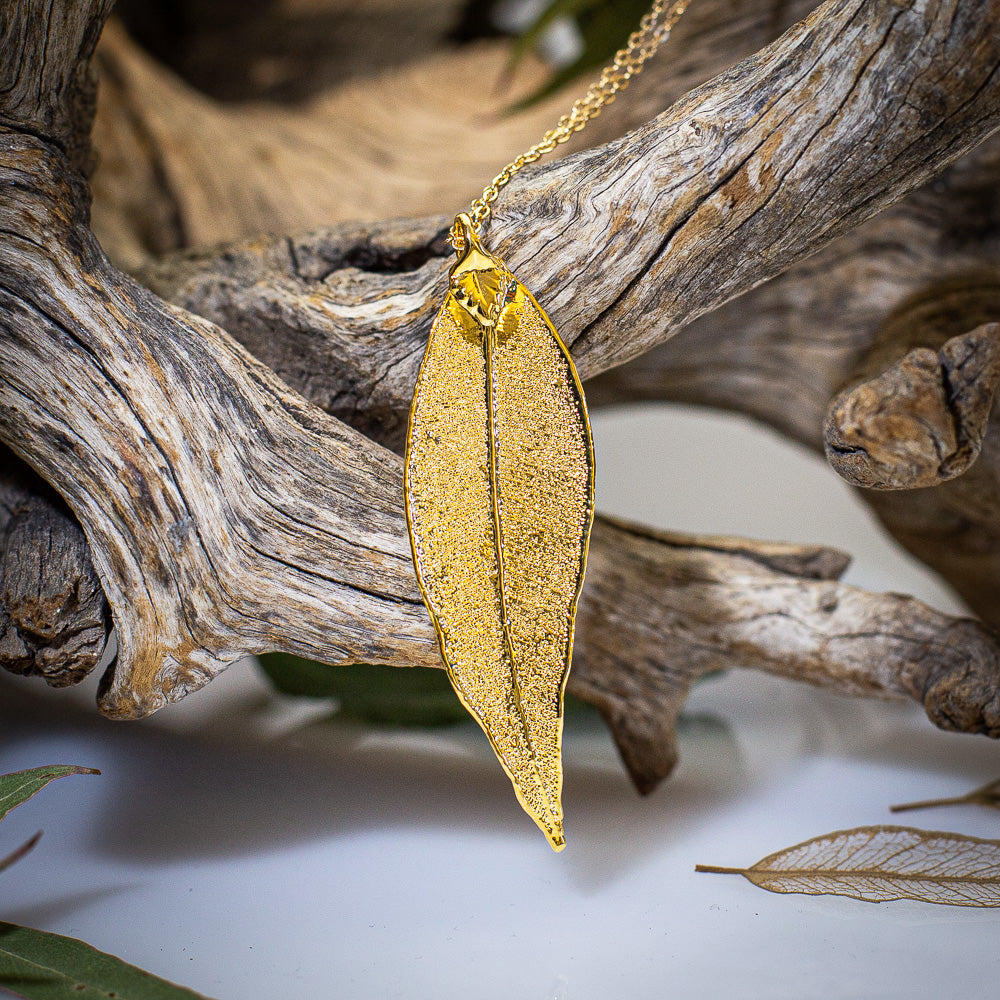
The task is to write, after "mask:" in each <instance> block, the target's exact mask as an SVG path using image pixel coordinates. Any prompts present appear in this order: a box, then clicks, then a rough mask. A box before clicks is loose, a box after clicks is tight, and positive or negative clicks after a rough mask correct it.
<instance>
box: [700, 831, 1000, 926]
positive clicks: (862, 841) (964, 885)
mask: <svg viewBox="0 0 1000 1000" xmlns="http://www.w3.org/2000/svg"><path fill="white" fill-rule="evenodd" d="M695 871H699V872H715V873H719V874H726V875H742V876H744V878H747V879H749V880H750V881H751V882H753V884H754V885H758V886H760V887H761V888H762V889H767V890H768V892H799V893H806V894H808V895H812V896H818V895H826V894H830V895H836V896H850V897H851V898H853V899H860V900H864V901H865V902H869V903H882V902H886V901H888V900H892V899H918V900H921V901H923V902H926V903H941V904H945V905H949V906H1000V841H997V840H981V839H979V838H978V837H966V836H963V835H962V834H959V833H937V832H932V831H928V830H914V829H912V828H910V827H905V826H862V827H857V828H856V829H854V830H840V831H838V832H836V833H828V834H825V835H824V836H822V837H814V838H813V839H812V840H807V841H805V842H804V843H802V844H797V845H796V846H795V847H789V848H786V849H785V850H783V851H778V852H777V853H775V854H770V855H768V856H767V857H766V858H763V859H762V860H761V861H758V862H757V863H756V864H755V865H751V866H750V867H749V868H720V867H717V866H714V865H697V866H696V867H695Z"/></svg>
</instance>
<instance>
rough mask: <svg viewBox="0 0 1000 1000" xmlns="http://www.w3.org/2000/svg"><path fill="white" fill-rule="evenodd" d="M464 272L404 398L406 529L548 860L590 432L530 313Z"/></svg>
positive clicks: (465, 678)
mask: <svg viewBox="0 0 1000 1000" xmlns="http://www.w3.org/2000/svg"><path fill="white" fill-rule="evenodd" d="M463 260H464V261H465V265H464V267H465V269H464V270H463V268H462V267H461V266H460V265H462V264H463V261H460V262H459V264H456V267H455V269H453V272H452V282H451V291H449V293H448V295H447V297H446V300H445V303H444V305H443V306H442V308H441V311H440V312H439V313H438V316H437V318H436V319H435V321H434V325H433V327H432V329H431V334H430V340H429V342H428V346H427V353H426V354H425V356H424V360H423V364H422V365H421V369H420V375H419V378H418V381H417V386H416V390H415V393H414V400H413V407H412V409H411V414H410V430H409V438H408V442H407V457H406V511H407V521H408V524H409V528H410V538H411V542H412V544H413V554H414V563H415V566H416V570H417V576H418V578H419V580H420V585H421V589H422V591H423V594H424V599H425V601H426V603H427V607H428V610H429V611H430V614H431V618H432V620H433V622H434V625H435V628H436V629H437V632H438V637H439V640H440V643H441V651H442V655H443V658H444V660H445V663H446V665H447V668H448V674H449V677H450V678H451V681H452V684H453V685H454V687H455V690H456V691H457V693H458V695H459V697H460V698H461V700H462V702H463V703H464V704H465V706H466V708H467V709H468V710H469V712H470V713H471V714H472V715H473V717H474V718H475V719H476V720H477V722H478V723H479V724H480V726H482V728H483V730H484V731H485V733H486V735H487V736H488V737H489V740H490V743H491V744H492V746H493V749H494V750H495V752H496V754H497V757H498V758H499V760H500V762H501V764H502V765H503V767H504V769H505V770H506V771H507V773H508V775H509V776H510V778H511V781H512V782H513V784H514V788H515V791H516V792H517V795H518V798H519V799H520V801H521V803H522V805H523V806H524V808H525V809H526V810H527V811H528V813H529V814H531V815H532V817H533V818H534V819H535V821H536V822H537V823H538V825H539V826H540V827H541V829H542V830H543V831H544V832H545V834H546V836H547V837H548V838H549V841H550V843H551V844H552V846H553V847H554V848H556V849H557V850H558V849H559V848H561V847H562V846H563V844H564V839H563V832H562V815H563V814H562V805H561V791H562V763H561V739H562V714H563V713H562V701H563V690H564V687H565V684H566V677H567V674H568V671H569V666H570V658H571V653H572V643H573V622H574V617H575V614H576V604H577V599H578V597H579V593H580V588H581V586H582V583H583V573H584V568H585V563H586V551H587V541H588V537H589V533H590V526H591V522H592V519H593V486H594V470H593V450H592V445H591V437H590V427H589V424H588V421H587V415H586V407H585V403H584V399H583V392H582V390H581V388H580V384H579V380H578V379H577V375H576V371H575V369H574V367H573V363H572V361H571V360H570V357H569V354H568V353H567V351H566V349H565V347H564V346H563V344H562V342H561V341H560V340H559V338H558V336H557V334H556V332H555V330H554V329H553V328H552V326H551V324H550V323H549V321H548V319H547V318H546V316H545V314H544V313H543V312H542V310H541V308H540V307H539V306H538V303H537V302H535V300H534V299H533V298H532V296H531V295H530V294H529V292H528V291H527V289H525V288H524V286H523V285H521V284H520V283H518V282H517V281H516V280H515V279H514V278H513V276H512V275H511V274H510V272H509V271H507V270H506V268H505V267H504V266H503V265H502V264H501V263H500V262H499V261H497V260H496V259H495V258H492V257H491V256H490V255H488V254H486V253H485V252H484V251H482V249H481V247H480V246H479V245H478V243H476V244H475V245H474V246H472V247H470V248H469V250H468V251H467V252H466V255H465V257H464V258H463ZM470 260H471V265H470V263H469V261H470ZM490 323H492V324H493V325H487V324H490Z"/></svg>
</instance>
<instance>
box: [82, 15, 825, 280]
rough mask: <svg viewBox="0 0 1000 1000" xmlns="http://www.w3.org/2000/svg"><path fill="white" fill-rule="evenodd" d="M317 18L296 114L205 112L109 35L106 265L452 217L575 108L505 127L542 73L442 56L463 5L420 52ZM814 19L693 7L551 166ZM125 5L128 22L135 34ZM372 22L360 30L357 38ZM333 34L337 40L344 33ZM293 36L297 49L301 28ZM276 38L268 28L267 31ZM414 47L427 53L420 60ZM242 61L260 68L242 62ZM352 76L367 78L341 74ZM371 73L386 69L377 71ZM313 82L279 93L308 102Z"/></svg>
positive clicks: (396, 39) (98, 207)
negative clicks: (345, 224)
mask: <svg viewBox="0 0 1000 1000" xmlns="http://www.w3.org/2000/svg"><path fill="white" fill-rule="evenodd" d="M322 6H323V8H324V11H325V13H326V17H327V18H328V19H329V21H330V22H331V24H330V25H327V26H326V29H325V30H326V31H327V33H328V34H327V41H326V45H327V47H328V57H327V66H326V74H325V75H326V76H327V77H328V76H329V74H330V73H331V72H332V73H334V74H335V75H336V76H337V79H336V80H335V81H332V82H331V84H330V85H329V86H327V87H326V88H323V89H321V90H318V91H315V92H314V93H313V94H312V95H311V97H310V98H308V99H305V100H302V101H299V102H298V103H292V104H288V103H282V104H280V105H275V104H274V103H269V102H266V101H262V100H259V99H257V100H254V99H247V100H242V101H239V102H238V103H233V102H232V101H228V102H225V103H223V102H220V101H218V100H212V99H210V98H209V97H207V96H206V95H205V94H203V93H200V92H198V91H196V90H195V89H193V88H192V86H190V84H189V83H188V82H185V81H182V80H180V79H178V77H177V76H176V75H175V74H174V73H173V72H171V71H170V70H168V69H167V68H165V67H164V66H163V65H162V64H158V63H156V62H154V61H153V60H152V59H150V57H149V56H148V55H146V54H145V53H143V52H142V51H141V50H140V49H139V48H138V47H137V46H136V45H135V44H134V43H133V42H132V41H130V39H129V38H128V36H127V35H126V34H125V32H124V31H123V30H122V28H121V26H120V25H117V24H115V23H114V22H112V23H111V24H110V25H109V26H108V29H107V30H106V31H105V33H104V36H103V37H102V39H101V43H100V46H99V48H98V51H97V59H96V62H97V68H98V72H99V75H100V78H101V84H102V85H101V88H100V90H99V94H98V96H99V107H98V112H97V116H96V120H95V127H94V137H93V139H94V147H95V150H96V154H97V170H96V172H95V174H94V177H93V184H94V212H93V225H94V229H95V232H96V233H97V236H98V238H99V239H100V241H101V244H102V245H103V246H104V248H105V250H106V251H107V252H108V253H109V255H110V256H111V258H112V260H114V261H115V262H116V263H118V264H119V265H123V266H126V268H128V267H131V266H136V265H137V264H138V263H140V262H141V261H142V260H143V259H144V258H146V257H148V256H149V255H153V256H156V255H160V254H162V253H164V252H166V251H170V250H177V249H182V248H186V247H189V246H200V245H205V244H210V243H216V242H221V241H232V240H235V239H239V238H241V237H251V236H256V235H259V234H261V233H265V232H278V233H288V232H295V231H297V230H303V229H306V228H312V227H315V226H319V225H330V224H333V223H337V222H342V221H348V220H372V221H376V220H380V219H385V218H393V217H397V216H408V217H413V216H415V215H419V214H422V213H430V212H438V211H441V212H446V211H450V212H451V213H452V214H454V213H455V212H457V211H458V210H459V209H460V208H461V207H462V205H463V203H464V202H466V201H468V200H469V199H471V198H472V197H473V195H476V194H478V193H479V192H480V191H481V190H482V187H483V185H484V184H485V182H486V180H487V179H488V178H490V177H492V176H493V175H494V174H495V173H496V171H497V169H498V168H499V166H500V165H501V164H503V163H506V162H507V161H508V160H509V159H510V158H511V156H512V155H514V154H515V153H516V152H519V151H520V150H521V149H526V148H527V147H528V146H529V145H531V144H532V143H534V142H535V141H536V140H537V138H538V137H539V136H540V135H541V134H542V133H543V132H544V131H546V130H547V129H548V128H549V127H550V126H551V124H552V123H553V122H554V121H555V120H556V119H557V118H558V117H559V115H561V114H562V113H563V111H564V110H565V108H566V107H567V106H568V105H569V103H571V101H572V100H573V99H575V97H577V96H578V92H579V89H580V85H579V84H578V83H576V84H573V85H571V86H570V87H567V88H565V89H564V90H563V91H561V92H560V93H559V94H557V95H554V96H552V97H551V98H549V99H546V100H544V101H542V102H541V103H540V104H538V105H536V106H534V107H530V108H527V109H524V110H523V111H521V112H519V113H518V114H516V115H511V114H509V107H510V104H511V102H512V101H513V100H515V99H516V96H517V95H518V94H527V93H528V92H530V91H531V90H532V89H533V88H535V87H537V86H539V85H540V84H541V83H542V82H543V81H544V78H545V76H544V72H545V71H544V68H543V67H542V65H541V64H540V63H539V62H538V61H536V60H534V59H532V58H528V59H526V60H524V61H523V62H522V63H521V64H520V66H519V68H518V71H517V74H516V75H515V76H514V77H513V79H511V78H510V77H509V75H508V74H507V70H506V65H507V59H508V52H509V43H508V42H506V41H497V40H481V41H478V42H476V44H474V45H466V46H462V47H456V46H454V45H453V44H448V43H447V42H446V41H445V40H444V36H445V34H446V32H447V25H448V24H449V23H455V22H456V21H457V20H458V16H459V15H458V7H459V5H458V4H457V3H455V0H428V3H427V4H426V6H425V7H423V9H424V10H426V11H427V12H428V13H427V15H426V16H425V17H423V18H422V25H421V28H420V29H419V35H420V37H419V38H417V37H415V34H414V27H413V24H412V21H413V20H414V17H413V14H414V11H413V10H407V11H400V9H399V7H398V5H393V7H392V16H391V17H386V5H385V3H384V0H363V2H361V3H359V4H351V5H349V9H347V10H345V9H344V8H345V7H347V6H348V5H346V4H342V3H340V2H339V0H325V2H324V4H323V5H322ZM814 6H815V0H790V2H785V0H781V2H778V0H775V2H762V0H727V2H726V3H716V2H703V3H701V4H697V5H694V6H693V7H692V8H691V9H690V10H689V11H688V12H687V13H686V14H685V16H684V18H682V20H681V22H680V23H679V24H678V25H677V27H676V28H675V29H674V31H673V32H672V36H671V37H672V41H671V42H670V44H669V45H668V46H667V47H666V48H665V49H664V51H663V52H662V53H660V54H659V55H658V57H657V58H656V59H655V60H653V61H652V62H651V63H650V64H649V65H648V66H647V67H646V69H645V70H644V72H643V74H642V75H641V76H640V77H639V78H638V79H636V80H633V81H632V82H631V84H630V86H629V91H628V98H627V99H625V100H620V101H618V102H616V104H615V105H614V107H613V108H609V109H607V110H606V111H605V112H604V113H603V114H602V115H601V116H600V117H599V118H597V119H595V120H593V121H592V122H591V123H590V124H589V125H588V127H587V130H586V131H585V132H584V133H581V134H578V135H577V136H574V137H573V139H572V140H571V141H570V142H569V143H568V144H567V145H565V146H562V147H560V153H566V152H569V151H571V150H574V149H580V148H583V146H584V145H599V144H601V143H603V142H607V141H610V140H612V139H617V138H619V137H620V136H621V135H622V134H623V133H624V132H625V131H627V130H628V129H629V128H634V127H635V126H637V125H641V124H642V123H644V122H646V121H648V120H649V119H651V118H653V117H654V116H655V115H656V114H658V113H659V112H661V111H662V110H663V109H664V108H666V107H669V106H670V105H671V104H672V103H673V101H674V100H676V98H678V97H679V96H680V95H681V94H683V93H684V92H686V91H687V90H690V89H691V88H692V87H694V86H697V85H698V84H701V83H704V82H705V81H706V80H707V79H709V78H710V77H712V76H715V75H716V74H718V73H720V72H721V71H723V70H724V69H726V68H727V67H729V66H730V65H732V64H733V63H734V62H737V61H739V60H740V59H743V58H745V57H746V56H749V55H751V54H752V53H753V52H755V51H756V50H757V49H758V48H760V47H761V46H763V45H765V44H767V43H768V42H771V41H773V40H774V39H775V38H776V37H777V36H778V35H779V34H780V33H781V31H782V30H784V29H785V28H787V27H788V26H789V25H791V24H793V23H794V22H795V21H796V20H798V19H800V18H802V17H805V16H806V15H807V14H808V13H809V12H810V11H811V10H812V8H813V7H814ZM135 8H136V5H135V4H133V5H132V8H131V10H130V11H128V12H126V13H127V14H128V16H129V20H130V23H136V22H137V19H138V23H139V26H140V27H141V16H140V14H139V13H138V12H137V11H136V9H135ZM271 16H272V17H273V13H272V15H271ZM208 20H210V21H211V20H213V19H212V18H208ZM261 20H262V12H258V16H257V17H254V16H253V12H251V16H250V17H249V18H248V19H247V21H246V23H240V24H233V25H231V26H230V29H229V34H230V36H231V38H232V40H231V41H230V42H228V43H227V51H226V52H223V53H217V52H216V53H213V52H211V51H206V49H207V48H208V47H209V46H210V44H211V42H210V37H211V30H212V29H209V32H208V33H209V36H210V37H209V38H206V37H205V34H206V32H204V31H203V32H201V33H198V32H197V31H195V32H194V37H193V38H191V39H190V40H189V41H188V43H187V45H186V46H185V48H186V49H191V50H193V51H198V52H200V53H203V54H204V57H203V59H202V60H201V64H200V65H199V66H198V67H194V66H191V65H190V61H189V60H187V59H185V58H184V56H183V54H181V55H180V56H178V61H180V62H182V63H186V64H187V65H188V67H189V69H190V70H191V71H192V72H193V73H194V77H195V79H197V78H199V77H200V76H204V75H206V74H211V73H212V69H213V66H215V67H218V65H219V63H220V61H221V62H223V63H224V62H225V61H226V60H228V59H231V58H232V55H231V52H230V51H229V50H231V49H233V48H234V47H235V46H237V45H238V44H239V41H238V39H239V38H240V37H242V36H244V35H245V34H248V33H249V34H252V33H253V32H254V31H255V29H256V30H258V31H259V30H262V29H261V27H260V22H261ZM366 20H367V22H368V28H369V30H368V31H361V30H359V29H360V26H361V25H362V24H364V23H365V22H366ZM332 24H339V25H340V29H339V33H338V32H337V31H335V30H333V28H332ZM373 24H375V25H377V31H374V30H372V29H373ZM285 30H286V32H287V33H288V34H289V35H290V36H292V35H294V31H295V29H294V28H293V27H291V26H286V29H285ZM218 31H219V26H218V24H215V25H214V32H215V33H218ZM280 31H281V29H280V26H278V25H275V32H274V33H280ZM274 33H272V45H273V34H274ZM422 40H426V42H427V43H428V44H427V45H426V46H425V47H424V48H422V49H421V48H419V46H420V44H421V41H422ZM216 41H217V39H216ZM434 42H436V44H432V43H434ZM290 44H293V43H290ZM321 44H322V43H321V42H318V41H317V39H316V38H315V36H311V37H310V38H309V40H308V42H303V41H301V40H300V41H299V45H298V48H295V47H290V49H289V50H288V51H287V52H286V53H285V55H284V57H283V59H282V60H281V62H282V64H283V65H284V66H285V67H286V69H287V67H289V66H294V67H295V68H296V73H299V74H301V73H303V72H304V70H303V66H305V65H310V64H315V63H316V62H317V60H318V58H319V53H318V52H317V46H318V45H321ZM345 49H346V50H348V51H349V53H350V54H349V56H348V58H347V60H346V61H345V58H344V50H345ZM247 58H249V59H250V60H251V61H252V59H253V53H252V51H251V52H250V53H248V54H247ZM265 62H266V66H264V67H262V70H261V78H262V79H267V75H265V74H268V75H269V74H273V73H274V71H275V66H274V58H273V48H272V49H271V54H270V56H269V57H268V58H267V59H266V60H265ZM387 63H388V64H387ZM351 64H354V65H356V66H361V67H364V73H360V74H355V75H354V77H353V78H347V77H345V76H344V73H345V72H346V67H348V66H349V65H351ZM379 66H381V67H382V71H381V72H379V73H377V74H373V72H372V70H373V67H379ZM243 74H245V75H243ZM323 76H324V74H322V73H321V74H319V75H313V76H312V77H311V78H310V79H309V80H303V79H297V80H295V81H292V80H288V79H286V83H287V84H289V85H295V86H299V87H313V86H314V84H315V81H316V80H321V79H323ZM247 77H249V78H250V79H247ZM240 86H242V89H243V91H244V93H247V92H249V95H250V96H251V97H252V96H253V94H254V93H255V90H254V86H253V69H252V67H251V68H249V69H247V68H246V67H243V73H241V74H240V75H239V76H238V77H237V79H236V80H234V81H232V82H231V85H230V86H229V87H228V88H227V87H226V85H225V81H219V83H218V84H217V86H216V87H215V90H216V91H218V90H219V89H220V88H221V90H222V91H223V92H224V93H225V92H230V93H231V92H232V89H233V87H240ZM265 90H266V86H265ZM233 96H235V95H233Z"/></svg>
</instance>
